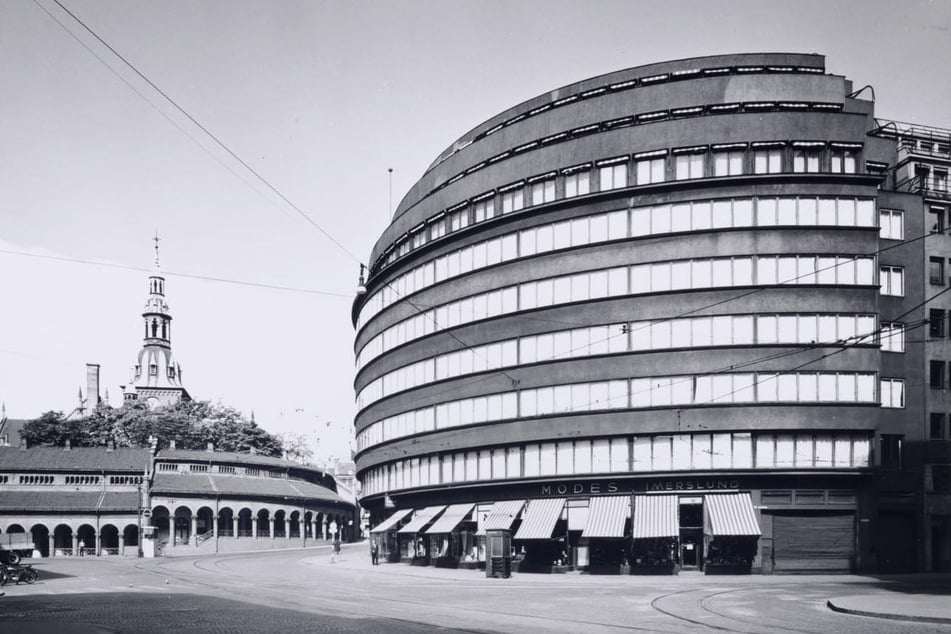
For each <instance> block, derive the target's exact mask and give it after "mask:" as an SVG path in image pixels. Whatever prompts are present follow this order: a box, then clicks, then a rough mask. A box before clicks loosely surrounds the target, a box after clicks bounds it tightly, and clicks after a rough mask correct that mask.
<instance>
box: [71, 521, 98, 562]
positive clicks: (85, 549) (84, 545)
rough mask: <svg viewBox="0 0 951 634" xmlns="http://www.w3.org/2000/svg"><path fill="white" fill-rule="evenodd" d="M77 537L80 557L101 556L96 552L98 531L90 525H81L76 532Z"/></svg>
mask: <svg viewBox="0 0 951 634" xmlns="http://www.w3.org/2000/svg"><path fill="white" fill-rule="evenodd" d="M76 537H77V538H78V539H79V541H78V542H77V546H78V548H79V551H78V552H77V553H76V554H78V555H87V554H89V555H92V554H99V553H98V552H97V551H96V529H95V528H93V527H92V526H91V525H89V524H81V525H80V526H79V528H78V529H77V530H76Z"/></svg>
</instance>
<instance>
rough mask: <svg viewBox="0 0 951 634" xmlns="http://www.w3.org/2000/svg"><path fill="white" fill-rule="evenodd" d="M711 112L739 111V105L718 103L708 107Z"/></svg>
mask: <svg viewBox="0 0 951 634" xmlns="http://www.w3.org/2000/svg"><path fill="white" fill-rule="evenodd" d="M709 109H710V111H711V112H719V111H721V110H739V109H740V104H738V103H718V104H715V105H712V106H709Z"/></svg>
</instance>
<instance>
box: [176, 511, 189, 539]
mask: <svg viewBox="0 0 951 634" xmlns="http://www.w3.org/2000/svg"><path fill="white" fill-rule="evenodd" d="M191 537H192V510H191V509H190V508H188V507H187V506H185V505H181V506H179V507H178V508H176V509H175V544H176V545H177V544H187V543H189V541H191Z"/></svg>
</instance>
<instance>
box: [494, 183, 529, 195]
mask: <svg viewBox="0 0 951 634" xmlns="http://www.w3.org/2000/svg"><path fill="white" fill-rule="evenodd" d="M524 186H525V181H518V182H516V183H510V184H508V185H506V186H505V187H499V193H505V192H510V191H512V190H513V189H518V188H519V187H524Z"/></svg>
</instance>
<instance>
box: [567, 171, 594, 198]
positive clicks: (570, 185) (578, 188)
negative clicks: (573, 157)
mask: <svg viewBox="0 0 951 634" xmlns="http://www.w3.org/2000/svg"><path fill="white" fill-rule="evenodd" d="M589 181H590V178H589V176H588V172H587V171H581V172H573V173H571V174H565V198H572V197H574V196H584V195H585V194H587V193H589V192H590V191H591V185H590V182H589Z"/></svg>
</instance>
